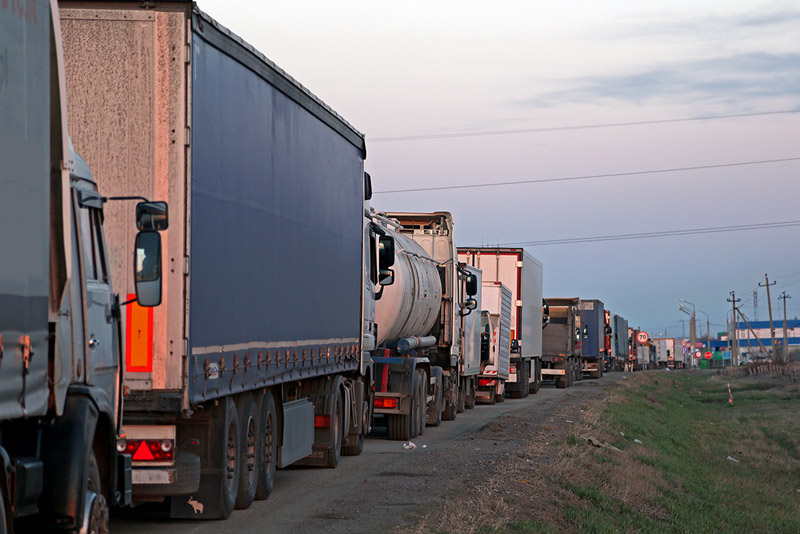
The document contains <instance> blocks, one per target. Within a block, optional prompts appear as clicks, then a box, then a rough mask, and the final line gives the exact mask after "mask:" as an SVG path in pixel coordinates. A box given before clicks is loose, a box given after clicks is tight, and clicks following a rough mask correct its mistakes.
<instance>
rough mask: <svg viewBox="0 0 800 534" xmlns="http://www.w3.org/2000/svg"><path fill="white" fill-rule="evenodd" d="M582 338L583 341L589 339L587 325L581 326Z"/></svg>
mask: <svg viewBox="0 0 800 534" xmlns="http://www.w3.org/2000/svg"><path fill="white" fill-rule="evenodd" d="M583 337H584V339H585V338H587V337H589V326H588V325H583Z"/></svg>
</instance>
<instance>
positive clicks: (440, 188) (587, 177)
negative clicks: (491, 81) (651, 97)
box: [373, 157, 800, 195]
mask: <svg viewBox="0 0 800 534" xmlns="http://www.w3.org/2000/svg"><path fill="white" fill-rule="evenodd" d="M798 160H800V157H791V158H779V159H765V160H760V161H740V162H736V163H718V164H714V165H697V166H694V167H675V168H671V169H654V170H644V171H630V172H612V173H606V174H587V175H582V176H565V177H562V178H538V179H532V180H516V181H512V182H492V183H488V184H461V185H440V186H436V187H415V188H410V189H392V190H389V191H376V192H374V193H373V194H375V195H389V194H394V193H415V192H419V191H444V190H448V189H475V188H479V187H499V186H508V185H522V184H541V183H546V182H569V181H575V180H595V179H598V178H615V177H622V176H635V175H639V174H663V173H668V172H685V171H699V170H705V169H721V168H725V167H741V166H745V165H764V164H767V163H783V162H787V161H798Z"/></svg>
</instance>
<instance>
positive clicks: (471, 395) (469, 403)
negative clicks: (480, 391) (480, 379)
mask: <svg viewBox="0 0 800 534" xmlns="http://www.w3.org/2000/svg"><path fill="white" fill-rule="evenodd" d="M464 384H466V386H467V389H468V390H469V391H468V392H465V393H464V395H465V396H466V397H465V398H466V403H465V404H464V406H465V407H466V408H467V410H472V409H473V408H475V383H474V382H473V380H472V379H471V378H468V379H466V380H465V381H464Z"/></svg>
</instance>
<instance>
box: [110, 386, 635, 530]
mask: <svg viewBox="0 0 800 534" xmlns="http://www.w3.org/2000/svg"><path fill="white" fill-rule="evenodd" d="M622 376H623V373H613V374H610V375H606V376H605V377H604V378H603V379H602V380H599V381H598V380H583V381H582V382H579V383H577V384H576V385H575V386H574V387H571V388H568V389H563V390H562V389H556V388H555V387H554V386H553V385H547V384H545V385H544V386H543V387H542V389H541V390H540V391H539V393H538V394H536V395H530V396H528V397H527V398H526V399H507V400H506V401H505V402H503V403H500V404H495V405H493V406H488V405H478V406H477V407H476V408H475V409H473V410H467V411H466V412H464V413H461V414H458V417H457V419H456V420H455V421H444V422H442V425H441V426H439V427H437V428H433V427H428V428H426V430H425V433H424V434H423V435H422V436H419V437H417V438H415V439H414V440H413V442H414V444H415V445H416V448H414V449H412V450H406V449H404V448H403V443H402V442H397V441H389V440H388V439H386V437H385V429H383V428H381V427H378V428H377V429H376V430H375V431H374V432H373V434H372V435H371V436H370V437H369V438H368V439H367V441H366V443H365V445H364V452H363V453H362V454H361V455H360V456H357V457H342V460H341V462H340V463H339V466H338V467H337V468H336V469H318V468H290V469H284V470H279V471H278V472H277V475H276V481H275V489H274V491H273V493H272V495H271V496H270V498H269V499H267V500H266V501H260V502H255V503H253V506H252V507H251V508H250V509H248V510H237V511H235V512H234V513H233V515H232V517H231V518H230V519H228V520H226V521H185V520H182V521H176V520H171V519H169V518H168V517H166V515H165V511H164V507H163V506H158V505H145V506H140V507H137V508H134V509H132V510H126V511H124V512H122V513H115V514H114V515H113V516H112V521H111V531H112V532H113V533H114V534H126V533H152V534H160V533H164V534H167V533H169V534H176V533H198V534H200V533H203V534H206V533H208V534H220V533H227V532H237V533H245V534H246V533H263V532H287V533H290V532H291V533H305V532H308V533H317V532H325V533H326V534H328V533H338V532H342V533H345V532H347V533H349V532H365V533H366V532H380V531H383V532H387V531H389V530H391V529H392V528H396V527H398V526H400V525H403V524H407V523H408V521H413V519H414V517H419V516H420V515H422V514H424V513H426V512H429V511H430V507H431V506H436V504H435V503H437V501H438V500H439V498H440V497H441V496H443V495H444V494H445V493H446V492H448V491H451V490H453V489H454V488H457V487H458V486H459V485H465V484H471V483H474V482H475V477H480V473H476V466H478V465H483V464H485V460H486V458H487V456H488V457H492V456H499V455H503V454H506V455H507V454H508V453H509V452H512V451H513V450H514V449H515V448H516V447H518V446H519V445H520V442H521V441H522V440H524V439H525V435H524V434H521V433H520V432H516V433H515V432H512V430H511V429H509V431H508V435H507V436H504V435H503V433H502V432H501V433H500V434H499V435H498V433H497V432H496V430H495V431H494V432H492V433H491V435H485V434H486V433H483V434H482V433H481V431H482V430H483V429H484V427H486V425H487V424H488V423H490V422H491V421H495V420H498V419H500V418H503V417H511V418H518V417H519V416H520V415H523V416H524V417H525V419H526V420H528V413H526V411H527V412H529V414H530V417H531V418H539V417H542V418H543V417H545V416H547V415H548V413H549V412H550V409H549V407H551V406H557V405H558V404H559V403H560V402H563V401H566V400H572V401H573V402H582V400H583V399H584V398H586V399H587V400H588V399H589V398H596V397H597V396H598V395H599V394H601V392H602V390H603V389H604V386H605V385H609V384H610V383H613V382H616V381H618V380H620V379H622ZM517 420H518V419H517Z"/></svg>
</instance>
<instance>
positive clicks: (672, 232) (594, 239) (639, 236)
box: [499, 220, 800, 247]
mask: <svg viewBox="0 0 800 534" xmlns="http://www.w3.org/2000/svg"><path fill="white" fill-rule="evenodd" d="M792 226H800V220H797V221H778V222H770V223H755V224H738V225H732V226H716V227H710V228H689V229H684V230H664V231H660V232H641V233H637V234H617V235H601V236H591V237H571V238H564V239H546V240H541V241H527V242H524V243H519V242H517V243H502V244H500V245H499V246H505V247H510V246H544V245H570V244H575V243H595V242H599V241H623V240H628V239H649V238H655V237H670V236H681V235H696V234H713V233H721V232H740V231H745V230H764V229H770V228H787V227H792Z"/></svg>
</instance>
